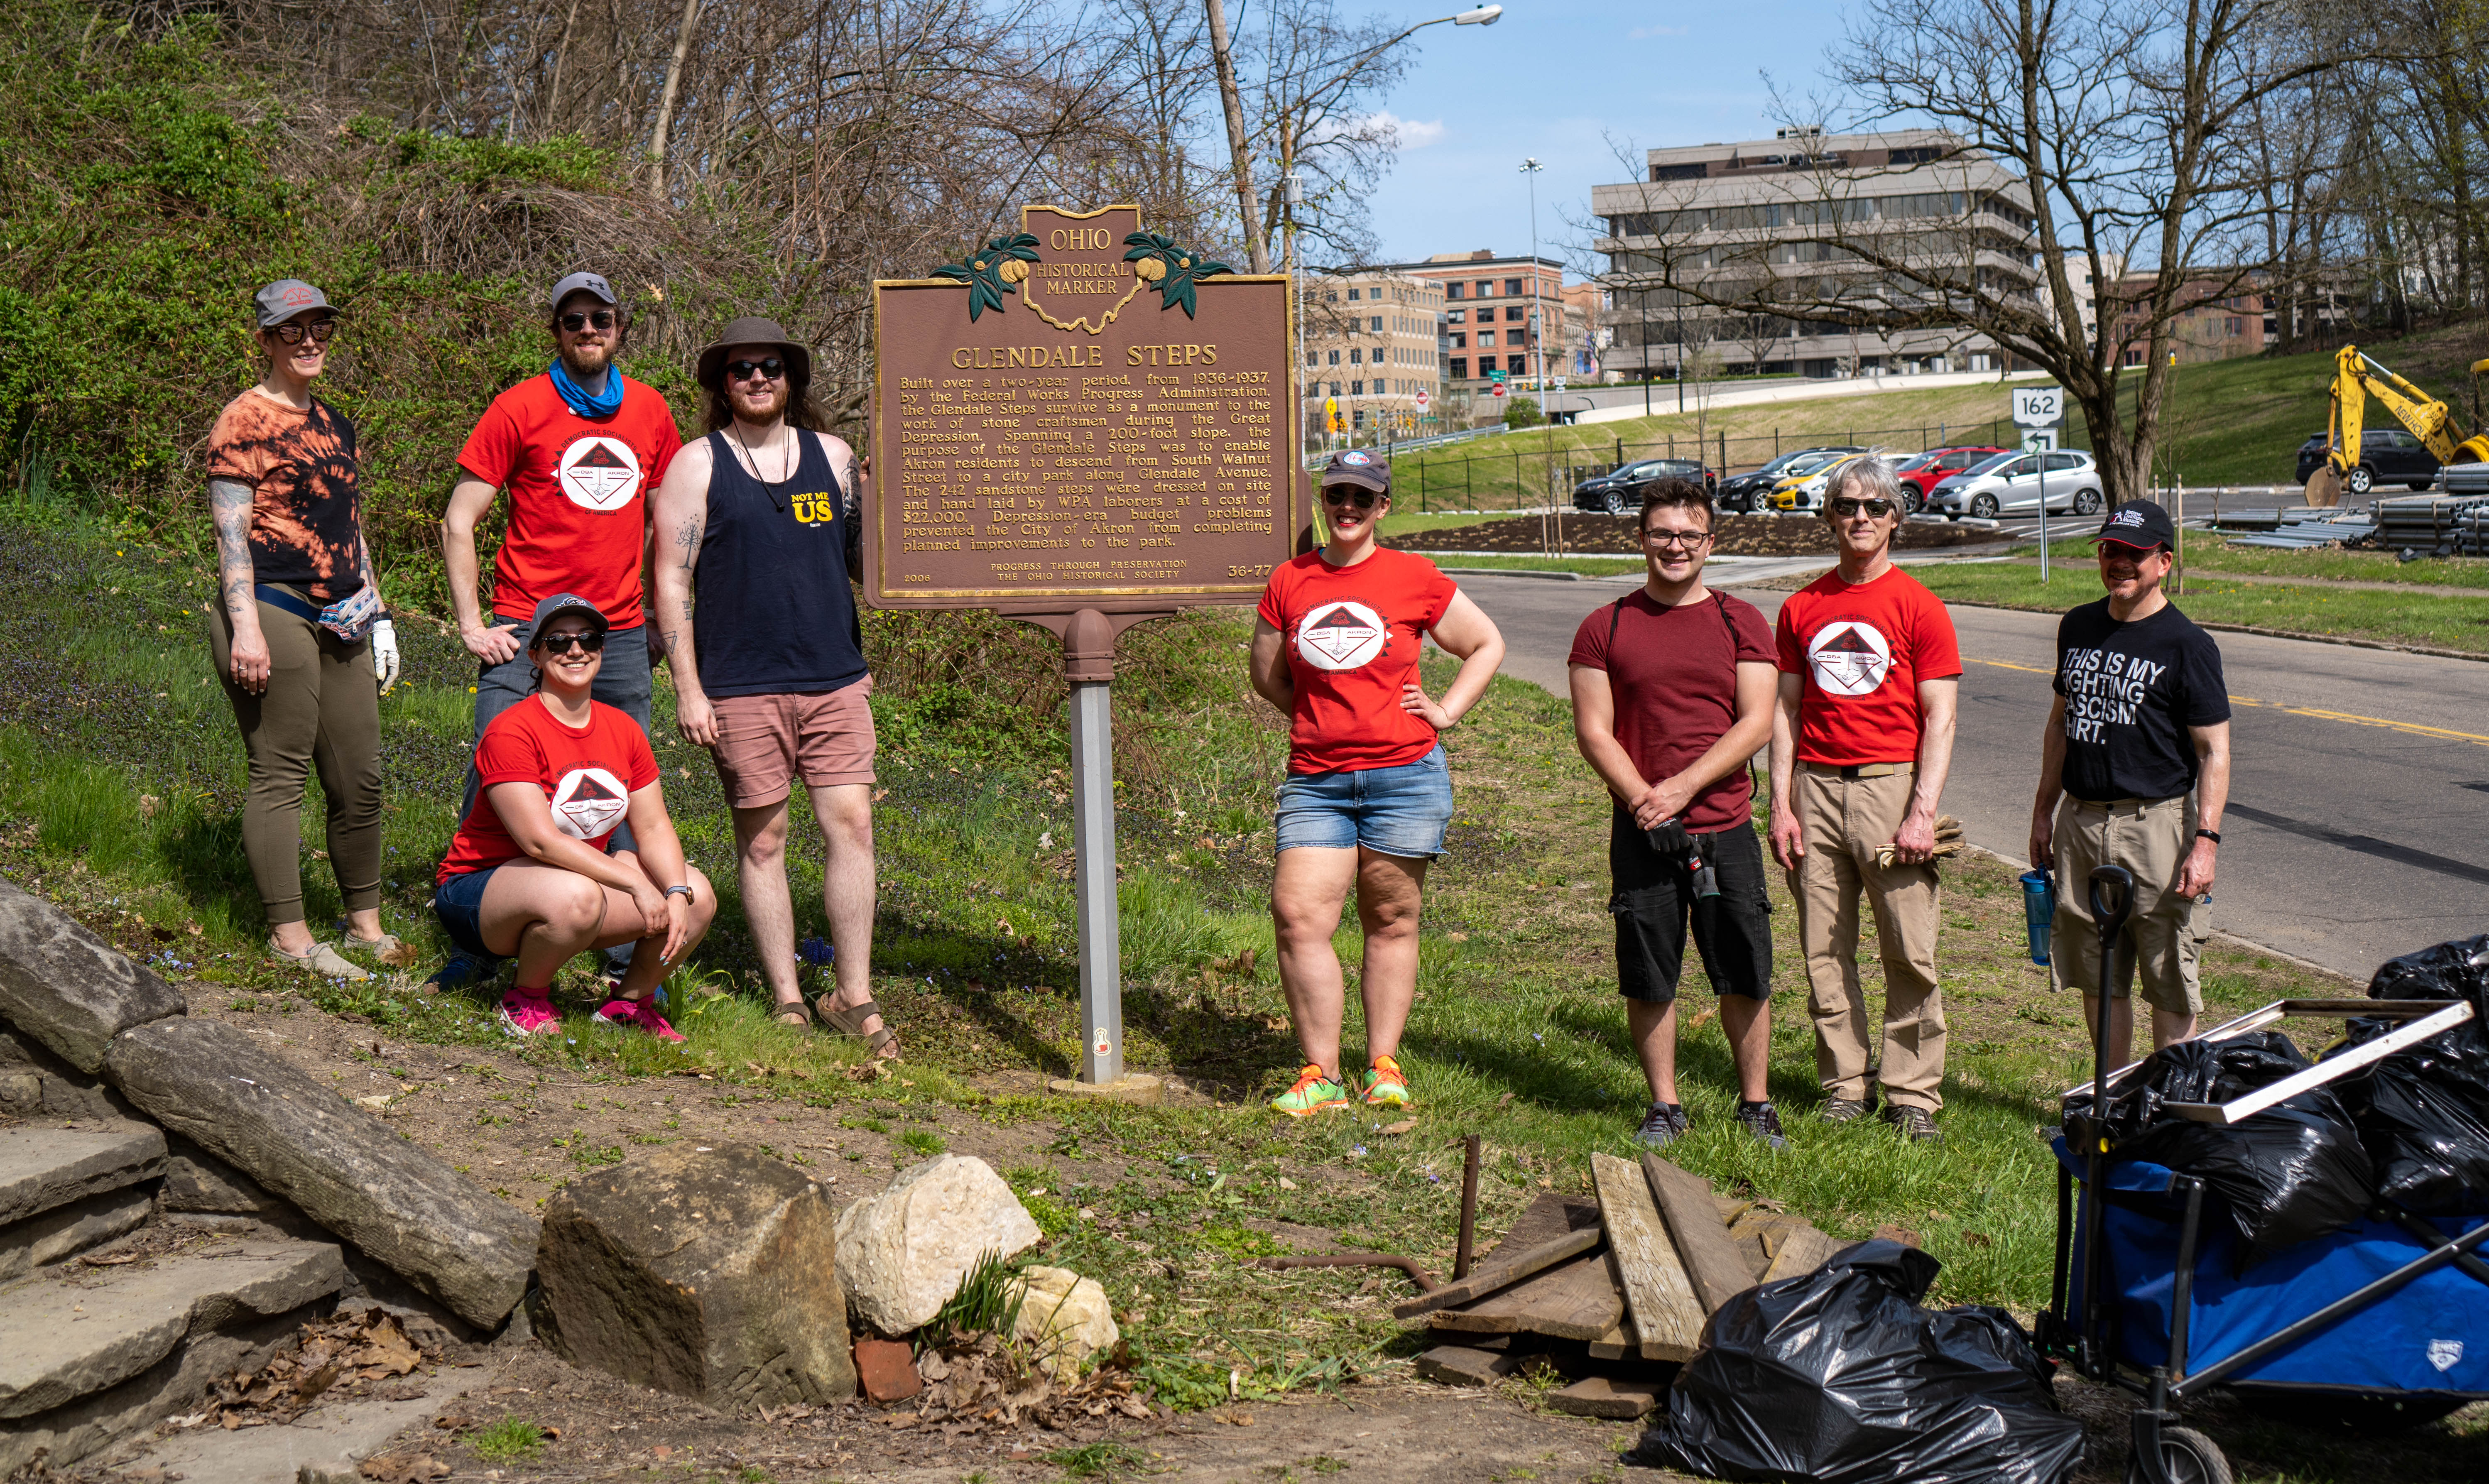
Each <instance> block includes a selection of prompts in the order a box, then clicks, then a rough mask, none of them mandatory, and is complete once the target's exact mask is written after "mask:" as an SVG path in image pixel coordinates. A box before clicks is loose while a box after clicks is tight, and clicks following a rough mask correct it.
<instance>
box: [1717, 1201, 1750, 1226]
mask: <svg viewBox="0 0 2489 1484" xmlns="http://www.w3.org/2000/svg"><path fill="white" fill-rule="evenodd" d="M1711 1204H1713V1205H1714V1206H1717V1207H1719V1208H1720V1224H1721V1225H1722V1226H1734V1225H1736V1224H1737V1218H1738V1217H1739V1216H1742V1215H1744V1214H1745V1213H1747V1212H1748V1211H1750V1210H1752V1209H1753V1208H1754V1204H1755V1203H1754V1202H1752V1201H1741V1200H1739V1199H1737V1198H1736V1197H1735V1196H1733V1195H1715V1196H1713V1197H1711Z"/></svg>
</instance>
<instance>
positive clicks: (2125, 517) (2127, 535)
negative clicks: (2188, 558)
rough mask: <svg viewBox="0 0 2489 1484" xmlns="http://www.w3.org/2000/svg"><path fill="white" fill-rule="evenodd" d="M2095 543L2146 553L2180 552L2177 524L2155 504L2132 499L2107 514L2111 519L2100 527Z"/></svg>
mask: <svg viewBox="0 0 2489 1484" xmlns="http://www.w3.org/2000/svg"><path fill="white" fill-rule="evenodd" d="M2092 539H2093V540H2094V541H2114V542H2116V543H2117V544H2118V545H2120V546H2131V547H2134V548H2136V549H2138V550H2143V551H2148V550H2150V549H2151V548H2153V547H2156V546H2165V547H2167V548H2169V549H2170V550H2171V551H2173V552H2174V551H2176V550H2177V549H2178V523H2177V522H2175V521H2172V520H2171V519H2169V512H2168V511H2166V510H2163V509H2162V508H2160V505H2159V504H2157V503H2155V502H2154V501H2152V500H2149V499H2130V500H2128V501H2127V502H2126V503H2125V504H2122V505H2120V506H2118V507H2117V508H2116V509H2114V510H2112V511H2110V512H2109V513H2108V519H2107V520H2105V521H2103V522H2102V523H2101V528H2100V529H2099V531H2097V532H2096V533H2094V534H2093V536H2092Z"/></svg>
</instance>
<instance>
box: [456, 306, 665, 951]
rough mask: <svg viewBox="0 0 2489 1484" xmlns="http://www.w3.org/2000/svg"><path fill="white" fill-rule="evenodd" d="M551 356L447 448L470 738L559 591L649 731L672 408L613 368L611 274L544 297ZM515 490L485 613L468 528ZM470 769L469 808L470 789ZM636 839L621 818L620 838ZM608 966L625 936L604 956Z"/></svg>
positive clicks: (513, 695)
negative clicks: (469, 676)
mask: <svg viewBox="0 0 2489 1484" xmlns="http://www.w3.org/2000/svg"><path fill="white" fill-rule="evenodd" d="M548 308H549V310H550V312H551V316H552V321H551V326H550V328H551V329H552V331H553V337H554V348H555V353H556V354H555V357H554V361H553V364H552V365H550V366H548V367H547V368H546V370H545V374H544V375H542V376H531V377H529V378H528V379H527V380H526V381H524V382H521V383H519V384H518V385H515V386H512V387H511V388H509V389H508V390H507V391H504V392H502V393H501V395H500V396H498V397H495V398H494V399H493V405H492V406H491V407H488V408H486V409H485V410H484V415H483V416H482V417H481V418H479V419H477V421H476V423H475V430H474V431H473V432H472V433H471V434H469V435H468V438H467V445H466V446H465V447H464V448H462V449H460V450H459V452H458V484H457V487H456V488H455V489H453V490H451V491H450V494H449V508H448V511H447V513H446V514H445V515H444V516H443V518H442V522H441V536H442V540H441V547H442V559H443V565H444V566H445V567H447V569H448V575H449V606H450V608H451V610H452V611H453V612H454V614H456V616H457V620H458V637H459V639H460V640H461V641H462V642H464V643H465V644H466V645H467V651H468V653H470V654H472V655H474V656H475V658H476V660H477V662H478V667H479V668H478V670H477V671H476V675H475V740H476V742H477V743H478V744H480V743H481V742H482V741H483V739H484V733H485V731H486V730H487V729H488V728H491V727H492V725H493V719H494V718H495V717H498V716H500V715H501V713H502V712H503V711H506V710H508V709H509V708H510V707H512V706H514V705H516V704H518V703H519V702H520V701H521V700H524V699H527V698H528V697H529V696H530V695H532V694H534V691H535V670H534V667H532V666H531V665H529V663H528V647H529V644H530V643H532V642H534V638H535V635H534V624H533V616H534V614H535V608H536V605H537V604H538V603H541V602H543V601H544V600H545V599H546V598H549V597H552V596H553V595H554V594H556V593H571V594H576V595H577V596H579V597H582V598H585V599H586V600H587V602H588V603H589V604H591V605H592V606H594V608H595V609H596V611H597V612H598V613H599V614H603V615H604V616H605V620H606V621H607V622H608V623H610V624H612V625H613V631H612V635H611V639H610V641H609V642H608V644H607V647H606V649H605V663H604V668H603V669H602V670H601V671H598V673H597V676H596V694H595V699H596V700H597V701H598V702H600V703H601V704H604V705H609V706H613V707H615V709H617V710H619V711H621V712H623V713H624V714H625V715H627V716H629V717H630V718H631V720H633V721H635V722H637V723H639V724H640V730H641V731H642V732H643V733H644V732H646V731H647V729H648V701H649V666H650V665H651V664H652V663H653V662H654V661H657V660H660V659H663V658H665V655H664V651H663V647H662V645H661V643H660V642H659V640H658V638H657V631H656V629H655V627H654V626H653V625H650V624H648V623H647V622H646V620H645V617H644V614H642V612H641V597H642V594H643V591H644V582H643V578H644V573H645V570H646V567H647V552H648V514H647V512H648V501H647V498H646V496H647V492H648V491H650V490H653V489H654V488H656V486H657V482H658V480H660V479H662V478H663V477H664V476H665V472H666V466H667V465H668V464H670V463H672V461H673V457H674V454H675V452H676V451H677V450H679V449H680V448H681V447H682V445H683V439H682V433H681V432H680V430H678V429H677V428H676V427H675V425H674V413H673V409H672V408H671V407H669V406H667V405H666V399H665V398H664V397H663V396H661V395H659V394H658V392H657V389H656V388H655V387H653V386H649V385H645V384H644V383H641V382H635V381H633V380H632V379H631V378H629V377H627V376H624V375H623V374H622V373H621V371H620V370H618V369H617V368H615V365H614V354H615V351H616V350H618V349H619V348H620V347H621V344H622V339H623V336H624V334H625V332H626V331H628V329H629V328H630V316H629V315H628V313H626V312H625V311H624V309H623V307H622V305H621V303H620V301H619V300H617V299H616V297H615V293H614V286H613V285H612V284H609V283H607V282H606V281H605V280H604V279H603V278H602V277H599V276H598V275H597V274H595V273H572V274H571V275H569V276H568V277H566V278H564V279H562V280H561V281H560V282H558V283H557V284H555V285H554V286H553V294H552V296H551V298H550V299H549V300H548ZM504 489H507V490H508V491H509V492H510V523H509V528H508V529H507V530H506V531H505V532H504V533H503V534H502V537H501V551H500V552H499V553H497V554H496V555H495V557H494V558H493V600H492V608H491V609H490V611H487V610H486V609H484V608H483V607H482V605H481V603H480V602H479V600H478V596H477V587H478V578H479V576H480V566H479V563H478V560H477V557H476V551H475V528H476V527H477V526H479V525H481V524H482V523H483V520H484V517H485V515H486V514H487V513H488V512H490V511H491V509H492V508H493V501H494V500H495V499H497V498H499V496H500V495H501V491H502V490H504ZM477 786H478V778H477V775H476V774H475V773H474V772H473V771H472V769H471V770H470V771H469V773H468V775H467V794H466V799H465V801H464V802H463V803H462V804H461V805H460V813H465V812H466V809H467V807H468V806H470V805H472V804H473V803H474V801H475V792H476V788H477ZM634 845H635V842H634V841H633V840H632V837H631V827H630V826H629V825H628V824H624V825H623V826H622V827H621V830H620V832H619V834H618V835H617V836H616V844H615V848H616V849H618V850H624V851H628V850H630V849H632V848H633V847H634ZM610 957H611V958H612V959H613V964H612V969H613V972H614V973H615V974H617V975H618V974H619V973H620V971H621V968H622V966H623V965H624V964H627V963H628V962H629V949H628V947H627V946H626V947H625V948H623V949H622V950H619V951H617V952H616V953H615V954H614V955H611V956H610ZM492 968H493V965H492V964H490V963H488V962H474V961H471V960H470V959H469V958H468V957H466V956H459V957H454V958H452V959H451V960H450V961H449V962H448V963H447V964H446V965H444V966H443V969H442V971H441V974H440V975H439V976H437V982H438V983H439V984H440V985H443V987H454V986H456V985H462V984H465V983H467V982H469V981H471V980H473V979H476V978H480V977H482V976H483V975H484V974H486V973H489V972H490V971H491V970H492Z"/></svg>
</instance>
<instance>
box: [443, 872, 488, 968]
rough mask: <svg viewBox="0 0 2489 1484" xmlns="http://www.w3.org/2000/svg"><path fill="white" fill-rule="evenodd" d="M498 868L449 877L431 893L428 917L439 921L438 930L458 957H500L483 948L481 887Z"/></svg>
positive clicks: (482, 887)
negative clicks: (446, 934)
mask: <svg viewBox="0 0 2489 1484" xmlns="http://www.w3.org/2000/svg"><path fill="white" fill-rule="evenodd" d="M497 870H501V867H499V866H487V867H485V868H484V869H483V870H471V871H468V872H467V873H466V874H464V875H458V876H451V877H450V878H449V879H448V880H446V881H443V882H442V883H441V884H440V885H439V886H437V887H435V888H433V891H432V915H433V916H435V917H437V918H439V919H441V927H442V930H443V931H444V932H447V933H448V934H449V941H450V942H452V943H455V944H457V945H458V950H459V952H461V953H464V954H468V955H471V956H474V957H477V958H499V957H500V956H501V955H499V954H497V953H495V952H493V951H492V950H491V949H489V948H486V947H485V946H484V923H483V915H484V886H485V884H486V883H487V882H489V881H491V880H492V879H493V872H495V871H497Z"/></svg>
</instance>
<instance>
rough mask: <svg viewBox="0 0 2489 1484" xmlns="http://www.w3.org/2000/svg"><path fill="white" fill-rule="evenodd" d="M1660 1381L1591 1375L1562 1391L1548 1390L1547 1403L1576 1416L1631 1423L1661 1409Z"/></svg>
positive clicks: (1553, 1407) (1557, 1409)
mask: <svg viewBox="0 0 2489 1484" xmlns="http://www.w3.org/2000/svg"><path fill="white" fill-rule="evenodd" d="M1659 1398H1660V1386H1659V1384H1658V1383H1657V1382H1641V1381H1611V1380H1609V1379H1608V1378H1607V1377H1605V1376H1591V1377H1588V1378H1586V1379H1585V1380H1582V1381H1577V1382H1575V1383H1573V1384H1571V1385H1569V1386H1566V1387H1564V1388H1563V1389H1562V1390H1560V1391H1550V1392H1548V1393H1547V1405H1548V1406H1549V1407H1550V1408H1552V1409H1554V1410H1555V1411H1557V1412H1562V1413H1571V1414H1572V1415H1574V1416H1577V1417H1614V1418H1616V1419H1617V1420H1620V1421H1625V1422H1630V1421H1632V1420H1633V1419H1634V1418H1636V1417H1641V1416H1646V1415H1648V1414H1649V1413H1653V1412H1656V1411H1657V1410H1658V1409H1659Z"/></svg>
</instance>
